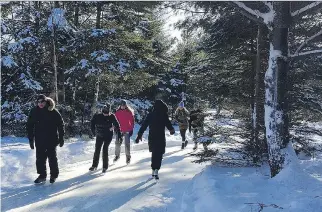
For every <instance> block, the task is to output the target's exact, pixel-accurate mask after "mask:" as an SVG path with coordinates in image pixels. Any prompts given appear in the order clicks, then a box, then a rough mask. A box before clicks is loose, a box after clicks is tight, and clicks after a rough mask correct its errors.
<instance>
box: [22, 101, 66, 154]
mask: <svg viewBox="0 0 322 212" xmlns="http://www.w3.org/2000/svg"><path fill="white" fill-rule="evenodd" d="M27 132H28V138H29V142H34V141H35V143H36V147H37V148H52V147H56V146H57V145H58V144H59V140H60V139H63V137H64V133H65V131H64V121H63V118H62V116H61V115H60V113H59V112H58V110H56V109H55V102H54V100H52V99H51V98H48V97H47V106H46V107H44V108H39V107H38V106H37V107H35V108H33V109H32V110H31V111H30V114H29V117H28V120H27Z"/></svg>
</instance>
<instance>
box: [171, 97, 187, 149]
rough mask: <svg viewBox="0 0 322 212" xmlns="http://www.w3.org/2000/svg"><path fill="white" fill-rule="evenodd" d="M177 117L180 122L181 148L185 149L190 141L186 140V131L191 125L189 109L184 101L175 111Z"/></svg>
mask: <svg viewBox="0 0 322 212" xmlns="http://www.w3.org/2000/svg"><path fill="white" fill-rule="evenodd" d="M174 114H175V119H176V120H177V122H178V124H179V130H180V135H181V138H182V144H181V149H184V148H185V147H186V146H187V144H188V141H187V140H186V131H187V129H188V126H189V111H188V110H187V109H186V108H185V106H184V102H183V101H181V102H180V103H179V107H178V108H177V109H176V111H175V113H174Z"/></svg>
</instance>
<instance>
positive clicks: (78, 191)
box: [1, 141, 206, 212]
mask: <svg viewBox="0 0 322 212" xmlns="http://www.w3.org/2000/svg"><path fill="white" fill-rule="evenodd" d="M169 142H171V141H169ZM175 143H177V144H178V145H176V146H172V147H167V150H166V154H165V155H164V159H163V162H162V168H161V171H160V174H159V176H160V180H159V181H158V182H157V183H156V182H155V181H154V180H149V178H150V176H151V168H150V157H151V153H149V152H148V150H147V149H145V150H139V151H134V152H132V162H131V164H130V165H128V166H126V165H125V156H124V155H122V157H121V159H120V161H118V162H117V163H116V164H115V165H111V166H110V167H109V170H108V172H107V173H106V174H105V175H102V174H101V170H98V171H96V172H94V173H89V172H88V168H89V167H90V165H91V162H92V161H91V160H85V161H81V162H78V163H74V164H72V165H71V166H68V167H62V168H61V170H60V171H61V174H60V176H59V178H58V180H57V182H56V183H55V184H53V185H50V184H49V182H48V180H47V183H46V184H45V185H39V186H35V185H33V184H32V183H30V184H29V185H26V186H23V187H20V188H14V187H13V188H12V189H6V190H5V192H4V194H3V195H2V196H1V200H2V206H1V209H2V211H57V210H59V211H60V212H63V211H180V210H181V207H182V197H183V194H184V192H185V190H186V188H187V186H188V185H189V183H190V182H191V179H192V178H193V177H194V176H195V175H196V174H198V173H200V172H201V171H202V169H203V168H204V167H205V165H206V164H202V165H199V164H195V163H191V161H192V160H193V159H194V158H193V157H190V156H189V153H190V152H192V144H191V143H190V145H188V147H187V149H185V150H181V149H180V145H179V144H180V143H179V142H175ZM111 159H112V156H111V157H110V161H111ZM100 162H101V161H100ZM100 165H101V163H100V164H99V166H100ZM34 171H35V170H34Z"/></svg>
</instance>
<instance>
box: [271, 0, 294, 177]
mask: <svg viewBox="0 0 322 212" xmlns="http://www.w3.org/2000/svg"><path fill="white" fill-rule="evenodd" d="M273 7H274V10H275V12H276V14H275V17H274V20H273V31H272V35H271V36H272V37H271V44H270V56H269V67H268V70H267V72H266V74H265V90H266V94H265V126H266V138H267V145H268V150H269V152H268V153H269V164H270V168H271V176H272V177H274V176H275V175H277V174H278V173H279V172H280V170H281V169H282V168H283V163H284V156H283V155H282V153H281V148H283V147H284V146H285V144H287V143H288V141H289V135H288V117H287V112H288V111H287V106H288V104H287V90H286V89H287V72H288V41H287V38H288V28H289V25H290V21H291V16H290V2H273Z"/></svg>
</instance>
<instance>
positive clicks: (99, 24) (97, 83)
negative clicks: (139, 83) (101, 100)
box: [91, 2, 102, 117]
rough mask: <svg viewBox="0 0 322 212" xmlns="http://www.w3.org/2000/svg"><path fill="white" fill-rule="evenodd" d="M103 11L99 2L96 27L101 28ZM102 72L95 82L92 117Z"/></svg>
mask: <svg viewBox="0 0 322 212" xmlns="http://www.w3.org/2000/svg"><path fill="white" fill-rule="evenodd" d="M101 13H102V3H101V2H97V5H96V28H97V29H99V28H101ZM100 78H101V77H100V74H99V75H98V76H97V78H96V82H95V93H94V99H93V104H92V110H91V117H93V116H94V114H95V113H96V106H97V101H98V95H99V88H100V87H99V83H100Z"/></svg>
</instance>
